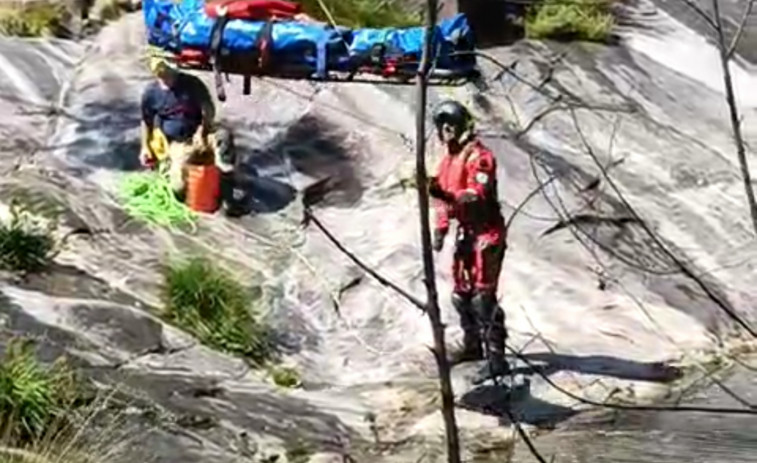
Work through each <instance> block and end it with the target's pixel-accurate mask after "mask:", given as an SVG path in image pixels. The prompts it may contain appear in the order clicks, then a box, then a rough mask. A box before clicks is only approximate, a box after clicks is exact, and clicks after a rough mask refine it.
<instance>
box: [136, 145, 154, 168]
mask: <svg viewBox="0 0 757 463" xmlns="http://www.w3.org/2000/svg"><path fill="white" fill-rule="evenodd" d="M139 163H140V164H142V167H153V166H154V165H155V156H153V154H152V153H151V152H150V149H149V148H145V147H143V148H142V150H141V151H140V152H139Z"/></svg>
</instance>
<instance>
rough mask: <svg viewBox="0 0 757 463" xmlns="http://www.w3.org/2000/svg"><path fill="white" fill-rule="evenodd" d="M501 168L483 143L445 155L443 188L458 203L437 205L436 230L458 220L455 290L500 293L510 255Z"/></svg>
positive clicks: (440, 173) (441, 165)
mask: <svg viewBox="0 0 757 463" xmlns="http://www.w3.org/2000/svg"><path fill="white" fill-rule="evenodd" d="M496 171H497V164H496V160H495V158H494V155H493V154H492V152H491V151H489V149H488V148H486V147H485V146H484V145H483V144H482V143H481V142H480V141H478V140H474V141H471V142H469V143H468V145H466V146H465V147H464V148H463V149H462V150H461V151H460V152H459V153H457V154H449V153H446V154H445V155H444V157H443V158H442V160H441V162H440V163H439V168H438V173H437V181H438V184H439V187H440V188H441V189H442V190H443V191H444V192H446V193H448V194H449V196H450V199H452V198H454V201H450V202H446V201H443V200H435V201H436V228H437V230H438V231H439V232H441V233H442V234H446V233H447V231H448V230H449V224H450V219H456V220H457V222H458V229H457V240H456V247H455V257H454V261H453V264H452V275H453V278H454V282H455V292H457V293H461V294H470V293H472V292H473V291H476V292H486V293H489V294H495V293H496V291H497V282H498V280H499V274H500V270H501V269H502V260H503V258H504V255H505V247H506V243H505V240H506V237H507V236H506V235H507V232H506V229H505V221H504V219H503V217H502V213H501V212H500V206H499V200H498V197H497V177H496Z"/></svg>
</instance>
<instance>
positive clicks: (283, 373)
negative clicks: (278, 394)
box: [268, 365, 302, 389]
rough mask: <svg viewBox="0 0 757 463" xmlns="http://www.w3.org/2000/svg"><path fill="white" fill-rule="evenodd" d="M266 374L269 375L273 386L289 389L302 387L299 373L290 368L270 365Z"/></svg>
mask: <svg viewBox="0 0 757 463" xmlns="http://www.w3.org/2000/svg"><path fill="white" fill-rule="evenodd" d="M268 374H269V375H271V379H272V380H273V382H274V384H276V385H277V386H280V387H285V388H290V389H291V388H297V387H300V386H301V385H302V378H301V377H300V372H299V371H297V370H296V369H295V368H292V367H285V366H280V365H272V366H270V367H269V368H268Z"/></svg>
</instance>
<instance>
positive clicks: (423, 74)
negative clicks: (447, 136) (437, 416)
mask: <svg viewBox="0 0 757 463" xmlns="http://www.w3.org/2000/svg"><path fill="white" fill-rule="evenodd" d="M437 5H438V1H437V0H427V2H426V26H425V34H424V38H423V52H422V55H421V62H420V65H419V68H418V76H417V83H416V89H417V96H416V119H415V162H416V168H415V178H416V185H417V188H418V204H419V209H420V214H419V215H420V217H419V218H420V225H421V244H422V249H423V273H424V279H425V284H426V293H427V295H428V299H427V300H426V314H427V315H428V318H429V321H430V322H431V330H432V332H433V335H434V349H433V352H434V358H436V365H437V368H438V370H439V386H440V393H441V399H442V418H443V419H444V428H445V431H446V435H447V461H448V462H449V463H460V438H459V435H458V430H457V423H456V420H455V395H454V393H453V391H452V380H451V378H450V365H449V362H448V361H447V353H446V352H447V349H446V346H445V344H444V325H443V324H442V320H441V310H440V309H439V301H438V294H437V290H436V275H435V272H434V256H433V253H432V249H431V224H430V221H429V197H428V178H427V176H426V137H425V134H426V104H427V100H428V88H427V86H428V81H427V76H428V72H429V68H430V65H431V56H430V55H431V47H432V38H433V34H434V29H435V27H436V13H437Z"/></svg>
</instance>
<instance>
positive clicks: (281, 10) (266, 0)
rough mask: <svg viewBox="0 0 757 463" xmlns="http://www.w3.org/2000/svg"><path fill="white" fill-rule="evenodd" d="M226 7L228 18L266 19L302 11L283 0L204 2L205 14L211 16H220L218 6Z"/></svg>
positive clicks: (212, 0)
mask: <svg viewBox="0 0 757 463" xmlns="http://www.w3.org/2000/svg"><path fill="white" fill-rule="evenodd" d="M223 7H225V8H226V17H227V18H228V19H251V20H256V21H267V20H271V19H279V18H289V19H291V18H294V17H295V16H296V15H298V14H300V13H302V6H301V5H300V4H299V3H296V2H287V1H284V0H211V1H209V2H208V3H206V4H205V14H207V15H208V16H209V17H211V18H217V17H218V16H221V14H220V13H219V9H220V8H223Z"/></svg>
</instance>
